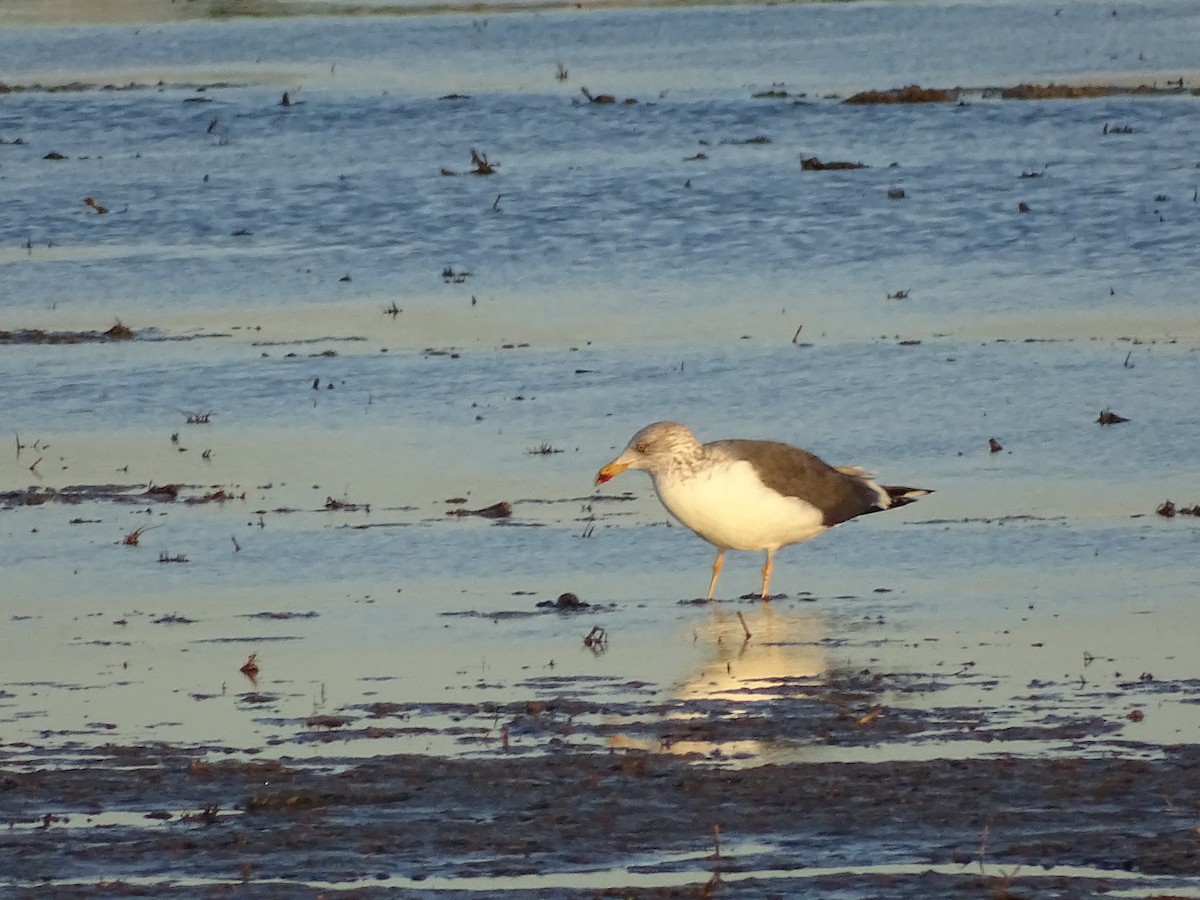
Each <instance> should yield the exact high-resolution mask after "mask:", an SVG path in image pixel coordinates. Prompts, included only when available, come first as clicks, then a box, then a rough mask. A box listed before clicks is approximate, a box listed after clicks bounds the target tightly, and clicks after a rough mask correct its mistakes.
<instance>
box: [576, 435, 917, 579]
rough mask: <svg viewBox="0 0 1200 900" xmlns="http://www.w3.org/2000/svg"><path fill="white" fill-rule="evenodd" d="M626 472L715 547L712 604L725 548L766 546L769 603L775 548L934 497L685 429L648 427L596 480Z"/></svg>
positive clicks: (804, 455) (762, 445)
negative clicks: (640, 476) (634, 473)
mask: <svg viewBox="0 0 1200 900" xmlns="http://www.w3.org/2000/svg"><path fill="white" fill-rule="evenodd" d="M626 469H641V470H642V471H643V472H647V473H648V474H649V475H650V478H651V480H653V482H654V490H655V492H656V493H657V494H658V499H659V500H661V501H662V504H663V506H665V507H666V508H667V512H669V513H670V514H671V515H672V516H674V517H675V518H676V519H678V520H679V521H680V522H681V523H682V524H684V525H686V526H687V527H688V528H690V529H691V530H692V531H694V532H696V534H698V535H700V537H702V538H704V539H705V540H706V541H708V542H709V543H710V544H713V545H714V546H715V547H716V548H717V558H716V560H715V561H714V562H713V567H712V580H711V581H710V582H709V584H708V599H709V600H711V599H712V597H713V592H714V591H715V590H716V587H717V577H718V576H719V575H720V574H721V567H722V566H723V565H724V564H725V551H726V550H765V551H766V554H767V559H766V562H765V563H764V564H763V569H762V598H763V599H764V600H769V599H770V598H771V595H770V587H771V571H772V569H773V568H774V565H775V551H777V550H778V549H779V548H780V547H786V546H787V545H789V544H798V543H800V542H801V541H807V540H809V539H810V538H814V537H816V536H817V535H818V534H821V533H822V532H823V531H828V530H829V529H830V528H832V527H833V526H835V525H840V524H841V523H842V522H846V521H848V520H850V519H853V518H855V517H856V516H862V515H866V514H867V513H874V512H881V511H882V510H885V509H893V508H895V507H897V506H903V505H905V504H907V503H912V502H913V501H914V500H916V499H917V498H918V497H923V496H924V495H926V494H929V493H931V491H928V490H924V489H921V488H910V487H899V486H894V485H881V484H878V483H876V482H875V481H874V480H872V478H871V477H870V475H869V474H868V473H867V472H865V471H863V470H862V469H858V468H853V467H838V468H835V467H833V466H830V465H828V464H827V463H825V462H823V461H822V460H821V459H819V458H817V457H816V456H814V455H813V454H811V453H809V452H808V451H807V450H801V449H800V448H799V447H793V446H792V445H791V444H782V443H778V442H776V441H752V440H727V441H713V442H711V443H708V444H701V443H700V441H699V440H698V439H697V438H696V435H694V434H693V433H692V431H691V429H689V428H688V427H687V426H686V425H680V424H679V423H678V422H655V423H654V424H653V425H647V426H646V427H645V428H643V429H642V430H641V431H639V432H638V433H637V434H635V435H634V436H633V437H632V438H631V439H630V441H629V444H628V445H627V446H626V447H625V450H624V451H623V452H622V453H621V455H620V456H618V457H617V458H616V459H614V460H613V461H612V462H610V463H609V464H608V465H606V466H604V468H602V469H601V470H600V471H599V472H598V473H597V474H596V484H603V483H604V482H606V481H608V480H609V479H610V478H612V477H613V476H615V475H619V474H621V473H622V472H624V471H625V470H626Z"/></svg>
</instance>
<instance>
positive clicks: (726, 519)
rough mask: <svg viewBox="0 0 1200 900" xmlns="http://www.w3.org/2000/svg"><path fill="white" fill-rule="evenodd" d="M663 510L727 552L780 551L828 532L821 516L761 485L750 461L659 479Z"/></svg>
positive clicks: (656, 481)
mask: <svg viewBox="0 0 1200 900" xmlns="http://www.w3.org/2000/svg"><path fill="white" fill-rule="evenodd" d="M654 489H655V490H656V491H657V492H658V497H659V499H660V500H662V503H663V506H665V507H666V508H667V511H668V512H670V513H671V515H673V516H674V517H675V518H676V519H678V520H679V521H680V522H681V523H683V524H684V525H686V526H687V527H688V528H690V529H692V531H694V532H696V533H697V534H698V535H700V536H701V537H702V538H704V539H705V540H706V541H708V542H709V543H710V544H715V545H716V546H718V547H723V548H725V549H728V550H768V549H778V548H780V547H783V546H785V545H787V544H795V543H797V542H799V541H806V540H808V539H809V538H811V537H815V536H816V535H818V534H820V533H821V532H822V531H824V530H825V525H824V524H822V520H823V518H824V517H823V516H822V514H821V511H820V510H819V509H817V508H816V507H815V506H813V505H812V504H811V503H807V502H805V501H804V500H799V499H797V498H795V497H785V496H783V495H782V494H779V493H777V492H775V491H773V490H771V489H770V488H768V487H767V486H766V485H764V484H763V483H762V481H761V480H759V477H758V475H757V473H756V472H755V471H754V467H753V466H752V465H751V464H750V463H748V462H745V461H741V460H739V461H735V462H724V463H718V464H716V465H713V466H711V467H705V468H703V469H701V470H700V471H697V472H695V473H694V474H690V475H689V476H688V477H685V478H680V477H675V476H672V475H663V476H659V477H657V478H655V479H654Z"/></svg>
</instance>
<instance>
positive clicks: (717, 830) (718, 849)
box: [713, 824, 721, 859]
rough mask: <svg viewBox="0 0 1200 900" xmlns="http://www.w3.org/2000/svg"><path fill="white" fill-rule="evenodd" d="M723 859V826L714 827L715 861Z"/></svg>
mask: <svg viewBox="0 0 1200 900" xmlns="http://www.w3.org/2000/svg"><path fill="white" fill-rule="evenodd" d="M720 858H721V826H720V825H716V824H714V825H713V859H720Z"/></svg>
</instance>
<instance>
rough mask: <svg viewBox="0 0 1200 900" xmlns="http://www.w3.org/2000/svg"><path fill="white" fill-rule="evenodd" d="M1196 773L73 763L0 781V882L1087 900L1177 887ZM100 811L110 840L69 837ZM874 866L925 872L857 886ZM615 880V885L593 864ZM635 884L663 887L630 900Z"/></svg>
mask: <svg viewBox="0 0 1200 900" xmlns="http://www.w3.org/2000/svg"><path fill="white" fill-rule="evenodd" d="M1198 763H1200V750H1197V748H1195V747H1174V748H1166V749H1164V751H1163V753H1162V755H1161V757H1160V758H1158V759H1154V760H1133V759H1122V758H1115V757H1113V758H1101V759H1082V758H1059V759H1044V758H1042V759H1020V758H997V759H969V760H958V761H948V760H935V761H929V762H919V763H906V762H886V763H875V764H866V763H821V764H806V765H780V766H771V765H768V766H762V767H757V768H751V769H743V770H730V769H727V768H723V767H720V766H697V765H694V764H693V763H692V762H691V761H688V760H684V759H679V758H676V757H672V756H670V755H667V754H660V753H647V752H638V751H620V752H610V753H580V752H563V753H552V754H550V755H547V756H544V757H538V758H519V759H512V758H504V756H503V755H502V754H500V755H497V756H496V757H493V758H487V759H470V760H462V759H437V758H432V757H428V756H415V755H403V756H389V757H380V758H376V759H372V760H369V761H366V762H361V763H356V764H351V765H346V766H344V767H337V768H336V769H333V770H322V769H319V768H311V767H292V766H289V765H288V764H287V763H279V762H271V763H253V762H251V763H244V762H236V761H225V762H204V761H202V760H199V759H197V757H196V755H195V754H194V753H190V752H187V751H185V750H180V749H176V748H169V747H145V746H142V747H116V746H113V747H108V748H103V749H101V750H98V751H97V752H96V753H95V755H94V756H93V757H92V758H90V759H89V760H88V761H87V764H86V765H84V766H80V767H78V768H69V769H63V770H57V771H45V770H33V771H29V772H17V771H11V770H10V771H8V772H5V773H4V774H3V776H2V777H0V813H2V815H3V818H4V820H5V821H6V822H7V823H8V826H9V827H8V828H7V829H6V830H5V831H4V832H3V834H4V838H3V846H4V849H5V852H4V853H3V854H0V859H3V860H4V862H2V863H0V866H2V867H3V868H2V869H0V880H2V883H5V884H7V885H9V886H10V888H15V889H17V895H18V896H29V897H32V896H38V897H46V896H55V897H59V896H61V897H75V896H78V897H86V896H137V895H154V896H213V895H218V894H222V895H223V894H224V893H226V892H227V891H228V890H229V889H230V888H231V887H232V886H234V885H236V886H237V891H238V895H239V896H253V897H276V896H279V897H282V896H316V895H319V888H320V887H321V886H328V887H330V888H332V889H333V890H339V889H355V892H354V896H363V897H368V896H384V895H387V894H389V893H392V892H407V891H410V890H412V891H420V892H421V893H430V894H432V893H435V892H440V891H442V890H446V891H447V892H453V891H454V888H453V887H452V885H453V883H454V881H455V880H456V879H464V881H463V885H464V886H465V885H468V884H470V883H471V882H470V879H475V878H490V879H499V880H493V881H492V884H493V886H494V887H496V888H500V887H502V886H503V885H504V879H511V878H517V877H518V876H527V875H537V876H543V877H546V878H547V883H549V884H554V883H555V882H554V878H551V877H550V876H551V874H552V873H553V874H554V875H556V876H557V877H558V884H559V887H557V888H555V889H553V890H550V891H548V892H546V891H543V892H541V893H537V890H538V889H535V888H534V887H533V886H532V884H531V885H530V886H529V890H521V889H517V890H510V891H509V892H508V895H509V896H526V895H527V896H534V895H535V894H536V895H537V896H603V895H612V896H631V895H633V896H637V895H648V896H705V895H707V894H705V890H706V887H705V886H706V884H707V883H708V881H709V880H710V878H713V877H717V878H718V880H719V879H720V877H721V876H725V881H724V882H723V883H722V884H721V890H720V894H719V895H720V896H747V897H748V896H762V895H763V894H764V893H765V894H775V895H779V896H783V895H786V894H788V893H791V892H793V891H794V890H798V889H802V888H805V887H807V888H808V889H820V890H823V891H836V892H837V896H846V897H860V896H862V897H868V896H877V895H878V892H879V891H886V893H887V895H888V896H893V897H920V896H932V895H935V894H936V895H938V896H943V897H964V898H965V897H978V896H981V895H987V892H994V893H993V895H994V896H1009V897H1014V896H1031V895H1036V896H1054V897H1076V896H1091V895H1092V894H1094V893H1099V892H1105V891H1106V890H1109V889H1113V888H1116V887H1119V886H1122V885H1126V886H1127V885H1128V884H1129V883H1130V882H1131V881H1134V882H1136V876H1146V878H1145V879H1144V880H1145V882H1146V883H1147V884H1153V883H1154V878H1153V877H1152V876H1194V873H1195V872H1196V870H1197V866H1198V865H1200V847H1198V846H1197V840H1196V828H1195V825H1196V818H1197V804H1196V797H1197V796H1200V765H1198ZM117 812H120V813H125V814H127V817H126V818H127V820H126V821H124V822H123V823H122V824H109V825H104V826H99V825H97V826H94V827H88V825H87V822H88V821H89V820H90V819H93V818H94V819H96V820H103V819H104V816H105V815H111V814H113V813H117ZM139 819H140V820H141V821H140V822H139V821H138V820H139ZM714 829H717V830H714ZM718 843H719V844H720V847H719V848H718ZM872 847H874V848H876V849H875V850H872V849H871V848H872ZM882 848H887V850H886V851H884V850H883V849H882ZM639 857H645V858H646V859H651V858H653V859H654V860H655V861H654V862H652V863H651V862H646V863H644V864H642V865H638V861H639ZM883 863H890V864H898V863H904V864H908V865H912V866H916V867H918V869H919V868H921V867H925V866H928V867H932V868H931V870H930V871H922V872H919V873H916V872H913V873H905V872H898V873H889V874H884V873H882V872H880V871H874V869H876V868H877V867H878V866H880V864H883ZM946 866H950V867H952V869H953V868H954V867H957V871H952V870H947V869H945V868H938V867H946ZM621 867H624V868H625V870H626V871H628V872H629V882H628V883H625V882H622V881H621V876H620V874H619V873H614V872H611V871H609V870H612V869H614V868H621ZM838 867H840V868H841V869H842V871H841V872H840V873H826V874H821V875H814V874H813V872H814V871H815V870H825V869H835V870H836V869H837V868H838ZM1061 867H1077V869H1078V871H1077V872H1076V873H1074V874H1073V876H1071V877H1068V875H1066V874H1062V872H1063V870H1062V869H1061ZM1096 870H1106V871H1107V872H1109V873H1110V874H1108V875H1107V877H1106V876H1105V875H1103V874H1102V873H1101V874H1097V871H1096ZM597 872H607V873H608V874H605V875H603V876H602V877H601V876H598V875H597ZM653 873H657V874H659V875H664V876H665V875H667V874H669V873H673V874H674V875H675V876H677V877H676V878H675V879H673V880H674V881H675V882H676V883H675V884H674V885H673V886H670V885H669V886H663V887H654V888H648V887H647V888H640V889H639V888H638V887H637V885H638V881H639V879H640V877H641V876H645V875H649V874H653ZM755 873H758V875H756V874H755ZM1055 873H1058V874H1055ZM572 876H574V878H575V880H576V881H577V882H578V884H579V887H578V888H572V887H570V886H569V882H570V881H571V878H572ZM734 876H736V878H735V877H734ZM737 879H745V880H737ZM605 880H607V881H608V882H609V883H608V884H606V885H603V886H602V885H601V884H600V883H599V882H603V881H605ZM666 880H667V881H671V880H672V879H666ZM427 881H429V882H431V883H433V884H437V885H439V887H437V888H425V887H422V882H427ZM301 886H304V887H301ZM1031 891H1032V893H1031ZM1168 893H1169V892H1168Z"/></svg>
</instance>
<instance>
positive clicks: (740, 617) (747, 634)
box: [737, 610, 750, 640]
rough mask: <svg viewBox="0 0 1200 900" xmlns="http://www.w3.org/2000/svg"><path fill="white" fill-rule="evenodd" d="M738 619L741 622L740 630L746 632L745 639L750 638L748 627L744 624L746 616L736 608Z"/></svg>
mask: <svg viewBox="0 0 1200 900" xmlns="http://www.w3.org/2000/svg"><path fill="white" fill-rule="evenodd" d="M737 617H738V621H739V622H741V623H742V631H744V632H745V634H746V640H750V629H749V628H748V627H747V626H746V617H745V616H743V615H742V613H741V610H738V614H737Z"/></svg>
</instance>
